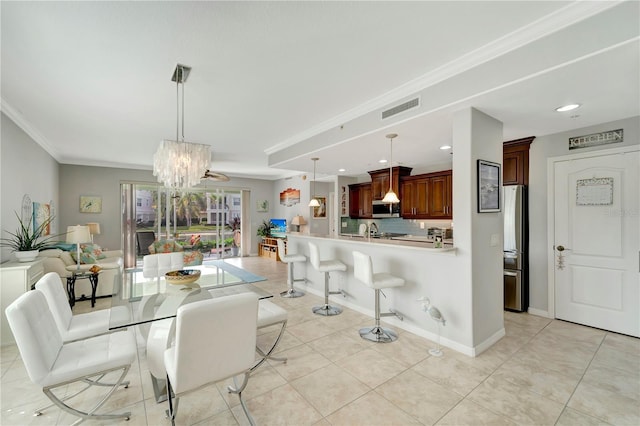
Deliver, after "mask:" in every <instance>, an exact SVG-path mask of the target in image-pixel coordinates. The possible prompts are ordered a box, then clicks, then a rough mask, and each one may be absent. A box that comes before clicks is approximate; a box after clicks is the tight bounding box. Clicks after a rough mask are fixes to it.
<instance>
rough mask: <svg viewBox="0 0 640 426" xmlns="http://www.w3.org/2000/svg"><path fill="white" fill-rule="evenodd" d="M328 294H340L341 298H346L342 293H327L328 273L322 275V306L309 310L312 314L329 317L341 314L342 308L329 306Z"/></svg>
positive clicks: (340, 291) (339, 291)
mask: <svg viewBox="0 0 640 426" xmlns="http://www.w3.org/2000/svg"><path fill="white" fill-rule="evenodd" d="M330 294H342V296H343V297H346V295H345V293H344V291H342V290H338V291H329V273H328V272H325V273H324V305H317V306H314V307H313V308H312V309H311V310H312V311H313V313H314V314H317V315H324V316H331V315H339V314H341V313H342V308H340V307H338V306H332V305H329V295H330Z"/></svg>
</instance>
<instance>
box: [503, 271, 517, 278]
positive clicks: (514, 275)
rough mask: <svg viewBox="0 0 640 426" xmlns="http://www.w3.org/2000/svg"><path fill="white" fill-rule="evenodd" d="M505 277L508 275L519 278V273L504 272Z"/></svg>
mask: <svg viewBox="0 0 640 426" xmlns="http://www.w3.org/2000/svg"><path fill="white" fill-rule="evenodd" d="M504 275H506V276H508V277H517V276H518V273H517V272H511V271H504Z"/></svg>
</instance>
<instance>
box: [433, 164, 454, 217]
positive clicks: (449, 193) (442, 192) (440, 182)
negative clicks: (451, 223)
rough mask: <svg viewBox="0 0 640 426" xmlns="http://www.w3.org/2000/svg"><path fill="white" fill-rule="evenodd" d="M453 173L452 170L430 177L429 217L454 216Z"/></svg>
mask: <svg viewBox="0 0 640 426" xmlns="http://www.w3.org/2000/svg"><path fill="white" fill-rule="evenodd" d="M452 178H453V174H452V172H451V170H448V171H446V172H445V173H444V174H442V175H436V176H432V177H430V178H429V197H428V199H429V217H431V218H437V219H440V218H442V219H451V218H453V209H452V207H451V206H452V205H453V190H452V186H453V182H452V180H453V179H452Z"/></svg>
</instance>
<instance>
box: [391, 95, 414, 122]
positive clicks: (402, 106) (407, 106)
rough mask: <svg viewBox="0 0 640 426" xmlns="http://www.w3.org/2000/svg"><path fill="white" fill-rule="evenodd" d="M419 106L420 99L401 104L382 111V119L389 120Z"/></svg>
mask: <svg viewBox="0 0 640 426" xmlns="http://www.w3.org/2000/svg"><path fill="white" fill-rule="evenodd" d="M419 105H420V98H415V99H411V100H410V101H407V102H405V103H403V104H400V105H397V106H394V107H393V108H389V109H388V110H386V111H382V119H383V120H384V119H385V118H389V117H391V116H394V115H396V114H400V113H401V112H404V111H407V110H409V109H411V108H415V107H417V106H419Z"/></svg>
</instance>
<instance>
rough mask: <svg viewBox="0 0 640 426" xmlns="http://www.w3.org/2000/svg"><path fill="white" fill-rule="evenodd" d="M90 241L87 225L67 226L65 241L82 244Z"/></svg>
mask: <svg viewBox="0 0 640 426" xmlns="http://www.w3.org/2000/svg"><path fill="white" fill-rule="evenodd" d="M89 241H91V234H90V233H89V227H88V226H84V225H75V226H67V243H69V244H82V243H88V242H89Z"/></svg>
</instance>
